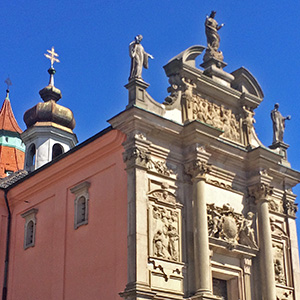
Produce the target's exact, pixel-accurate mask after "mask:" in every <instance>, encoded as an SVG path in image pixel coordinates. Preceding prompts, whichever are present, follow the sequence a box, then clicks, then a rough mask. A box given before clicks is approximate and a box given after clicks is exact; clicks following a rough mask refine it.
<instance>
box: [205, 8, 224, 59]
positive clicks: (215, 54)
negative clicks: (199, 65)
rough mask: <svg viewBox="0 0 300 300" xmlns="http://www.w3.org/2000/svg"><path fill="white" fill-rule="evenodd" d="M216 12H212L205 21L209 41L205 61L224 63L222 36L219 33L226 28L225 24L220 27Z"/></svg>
mask: <svg viewBox="0 0 300 300" xmlns="http://www.w3.org/2000/svg"><path fill="white" fill-rule="evenodd" d="M215 16H216V12H215V11H212V12H211V14H210V16H207V17H206V20H205V34H206V39H207V50H206V52H205V55H204V57H203V61H204V62H206V61H208V60H209V59H211V58H215V59H217V60H221V61H223V53H222V52H221V51H219V47H220V36H219V33H218V31H219V30H220V29H221V28H222V27H223V26H224V24H221V25H218V23H217V21H216V20H215Z"/></svg>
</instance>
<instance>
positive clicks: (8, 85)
mask: <svg viewBox="0 0 300 300" xmlns="http://www.w3.org/2000/svg"><path fill="white" fill-rule="evenodd" d="M4 82H5V83H6V84H7V89H6V99H9V87H10V86H11V85H12V83H11V80H10V78H9V77H7V78H6V80H5V81H4Z"/></svg>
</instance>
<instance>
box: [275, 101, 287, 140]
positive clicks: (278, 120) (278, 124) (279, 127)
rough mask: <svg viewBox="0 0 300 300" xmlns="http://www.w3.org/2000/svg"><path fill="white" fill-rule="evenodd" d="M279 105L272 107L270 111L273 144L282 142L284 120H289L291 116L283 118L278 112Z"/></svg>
mask: <svg viewBox="0 0 300 300" xmlns="http://www.w3.org/2000/svg"><path fill="white" fill-rule="evenodd" d="M278 108H279V104H278V103H276V104H275V105H274V109H273V110H272V111H271V119H272V122H273V144H276V143H278V142H283V133H284V129H285V120H290V119H291V116H287V117H283V116H282V115H281V113H280V112H279V111H278Z"/></svg>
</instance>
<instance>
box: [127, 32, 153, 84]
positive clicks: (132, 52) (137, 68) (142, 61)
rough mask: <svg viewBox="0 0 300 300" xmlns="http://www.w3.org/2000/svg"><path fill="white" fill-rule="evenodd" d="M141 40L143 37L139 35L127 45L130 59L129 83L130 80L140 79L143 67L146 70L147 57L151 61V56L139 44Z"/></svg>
mask: <svg viewBox="0 0 300 300" xmlns="http://www.w3.org/2000/svg"><path fill="white" fill-rule="evenodd" d="M142 39H143V36H142V35H141V34H139V35H137V36H136V37H135V38H134V41H132V42H131V43H130V44H129V56H130V58H131V67H130V75H129V78H128V80H129V81H130V80H131V79H142V70H143V67H144V68H145V69H148V60H149V57H150V58H151V59H153V56H152V55H151V54H149V53H147V52H146V51H145V50H144V47H143V46H142V44H141V41H142Z"/></svg>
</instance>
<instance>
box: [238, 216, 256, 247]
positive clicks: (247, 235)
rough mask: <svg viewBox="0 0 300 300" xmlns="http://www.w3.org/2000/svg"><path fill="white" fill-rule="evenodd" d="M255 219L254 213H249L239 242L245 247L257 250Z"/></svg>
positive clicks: (244, 221) (243, 224) (242, 227)
mask: <svg viewBox="0 0 300 300" xmlns="http://www.w3.org/2000/svg"><path fill="white" fill-rule="evenodd" d="M253 217H254V213H252V212H248V213H247V217H246V218H245V219H244V220H243V223H242V226H241V231H240V239H239V242H240V243H241V244H243V245H248V246H250V247H254V248H257V244H256V241H255V234H254V229H253Z"/></svg>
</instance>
